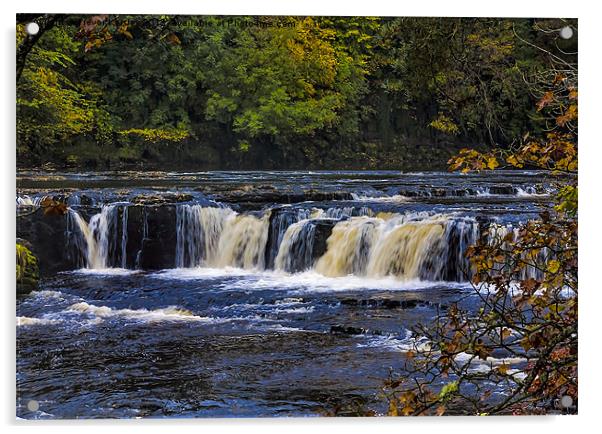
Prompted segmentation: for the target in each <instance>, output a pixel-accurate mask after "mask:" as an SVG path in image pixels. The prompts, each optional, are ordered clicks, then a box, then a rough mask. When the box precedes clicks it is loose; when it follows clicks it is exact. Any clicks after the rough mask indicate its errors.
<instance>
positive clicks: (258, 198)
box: [196, 184, 353, 209]
mask: <svg viewBox="0 0 602 434" xmlns="http://www.w3.org/2000/svg"><path fill="white" fill-rule="evenodd" d="M196 190H197V191H201V192H203V193H204V194H207V195H209V196H211V198H212V199H214V200H217V201H219V202H225V203H230V204H238V205H239V206H241V207H242V208H243V209H256V208H258V205H262V206H263V205H267V204H278V203H281V204H291V203H299V202H306V201H328V200H352V199H353V197H352V195H351V193H349V192H343V191H322V190H316V189H308V190H304V191H297V190H291V189H286V190H278V189H276V188H275V187H273V186H271V185H265V184H261V185H245V186H242V187H238V188H236V189H230V188H229V187H228V186H202V187H199V188H197V189H196Z"/></svg>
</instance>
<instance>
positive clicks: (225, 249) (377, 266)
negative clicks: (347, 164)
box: [70, 204, 478, 281]
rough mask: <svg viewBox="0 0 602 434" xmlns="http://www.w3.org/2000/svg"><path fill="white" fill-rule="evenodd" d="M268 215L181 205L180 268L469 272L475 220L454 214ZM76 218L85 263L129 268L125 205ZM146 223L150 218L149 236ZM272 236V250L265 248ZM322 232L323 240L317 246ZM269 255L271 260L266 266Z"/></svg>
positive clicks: (406, 274) (408, 277) (408, 276)
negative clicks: (468, 256) (90, 215)
mask: <svg viewBox="0 0 602 434" xmlns="http://www.w3.org/2000/svg"><path fill="white" fill-rule="evenodd" d="M120 210H121V214H120ZM353 214H356V215H355V216H352V215H353ZM144 217H146V212H144ZM270 217H271V210H268V211H267V212H264V213H263V214H259V215H256V214H239V213H237V212H235V211H233V210H232V209H230V208H226V207H224V208H217V207H205V206H201V205H181V206H178V207H177V211H176V227H175V228H174V230H175V232H176V235H177V241H176V251H175V263H174V266H175V267H177V268H194V267H205V268H207V267H208V268H213V269H226V268H240V269H246V270H256V271H262V270H265V269H266V268H272V267H273V269H274V270H277V271H283V272H288V273H299V272H303V271H314V272H315V273H318V274H319V275H321V276H323V277H345V276H348V275H353V276H358V277H368V278H371V279H380V278H386V277H390V276H392V277H394V278H395V279H398V280H404V281H413V280H424V281H441V280H452V281H453V280H456V281H461V280H465V279H464V277H465V275H464V274H463V272H468V271H469V270H468V268H469V265H468V263H467V261H466V260H465V258H464V253H465V251H466V248H467V247H468V246H469V245H470V244H472V243H474V242H475V241H476V238H477V235H478V225H477V224H476V222H475V221H474V219H471V218H458V217H456V216H453V215H450V214H434V215H433V214H429V213H408V214H397V213H378V214H376V215H374V213H373V212H372V211H371V210H370V209H368V208H359V209H355V208H353V207H348V208H331V209H327V210H322V209H317V208H314V209H312V210H307V209H302V210H292V211H290V212H288V214H283V213H280V214H278V215H277V216H276V218H274V219H273V220H274V222H272V223H271V222H270ZM70 218H71V219H72V221H73V222H74V226H75V227H76V228H77V231H76V232H78V236H79V238H80V242H79V243H75V244H76V245H79V248H80V249H82V251H84V252H85V262H86V268H88V269H92V270H104V269H107V268H111V267H116V266H117V267H121V268H122V269H125V268H127V265H128V264H127V243H128V234H127V228H128V211H127V206H120V205H116V204H111V205H106V206H103V207H102V209H101V212H99V213H98V214H96V215H93V216H92V217H91V218H90V221H89V222H88V223H87V222H86V221H85V220H84V219H83V218H82V217H81V216H80V215H79V214H78V213H77V212H75V211H73V210H70ZM147 224H148V223H147V221H146V218H144V228H143V230H144V235H143V238H145V237H146V236H147V233H148V228H147ZM271 225H273V226H271ZM318 227H320V228H321V234H322V235H319V234H318V229H317V228H318ZM120 230H121V233H119V231H120ZM326 231H327V232H326ZM270 234H271V236H272V238H273V242H272V245H271V250H272V251H273V252H274V253H272V251H270V252H266V248H267V244H268V238H269V237H270ZM320 236H321V237H322V238H321V240H322V241H321V243H322V245H321V247H319V246H318V247H316V245H315V243H316V240H318V239H319V237H320ZM326 237H327V238H326ZM274 240H275V242H274ZM324 240H325V241H326V250H325V251H324V244H323V243H324ZM82 246H83V247H82ZM316 248H318V250H316ZM266 253H267V254H266ZM270 255H273V256H272V257H273V264H272V263H269V264H268V263H266V258H268V260H269V256H270ZM138 256H140V251H139V253H138ZM137 262H138V261H137Z"/></svg>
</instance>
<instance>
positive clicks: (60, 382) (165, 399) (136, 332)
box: [17, 172, 554, 418]
mask: <svg viewBox="0 0 602 434" xmlns="http://www.w3.org/2000/svg"><path fill="white" fill-rule="evenodd" d="M17 185H18V192H17V204H18V211H19V212H21V211H20V210H21V209H23V210H31V209H34V210H35V208H36V206H38V205H39V204H40V201H41V200H42V198H44V197H52V198H55V199H59V200H63V201H66V202H67V203H68V204H69V205H70V209H69V211H68V214H67V215H66V216H65V217H64V218H65V225H66V226H65V227H66V229H65V232H64V237H65V245H66V246H67V247H66V249H67V250H69V254H70V255H71V256H70V257H73V258H76V260H74V262H73V264H72V266H71V267H70V269H68V270H66V271H63V272H60V273H57V272H53V273H46V275H45V277H44V278H43V279H42V282H41V287H40V288H39V290H38V291H34V292H33V293H31V294H29V295H28V296H25V297H22V298H19V300H18V301H17V355H18V357H17V406H18V410H17V412H18V415H19V416H20V417H25V418H70V417H138V416H155V417H156V416H195V417H212V416H235V417H236V416H279V415H286V416H296V415H321V414H325V413H326V412H329V411H331V410H332V409H333V408H335V407H340V408H353V407H354V406H356V405H360V404H361V405H364V406H367V407H370V408H373V409H375V410H377V411H379V412H382V411H385V410H386V408H385V407H384V404H383V402H382V400H380V399H379V398H378V391H379V388H380V386H381V385H382V382H383V380H384V379H385V378H386V377H387V375H388V372H389V369H390V368H396V367H400V366H401V365H402V364H403V362H404V359H403V354H404V351H405V350H407V349H408V348H409V346H410V345H411V343H412V342H414V340H416V339H419V338H420V337H419V336H414V335H413V334H412V333H411V332H410V329H411V328H412V326H413V325H415V324H417V323H428V322H429V321H430V320H432V318H433V317H434V315H435V314H436V312H437V311H438V310H441V309H443V310H444V309H445V308H446V307H447V306H449V304H450V303H452V302H454V301H456V300H458V299H459V298H460V297H462V298H463V300H464V301H463V303H466V304H467V306H469V307H471V308H476V306H477V300H476V298H474V297H470V296H468V297H466V296H467V295H469V294H470V291H469V287H468V285H467V283H466V281H467V279H468V278H469V277H470V272H471V271H470V267H469V264H468V262H467V261H466V258H465V256H464V253H465V251H466V249H467V248H468V246H469V245H471V244H472V243H474V242H475V240H476V239H477V237H478V236H479V234H480V231H481V230H482V229H483V227H484V226H485V225H486V226H487V227H493V228H494V230H492V231H490V233H491V234H492V235H490V236H494V235H495V234H496V233H498V234H500V235H503V234H504V233H507V231H511V230H515V228H516V225H517V224H518V223H519V222H521V221H525V220H526V219H529V218H532V217H534V216H536V215H537V213H538V212H539V211H540V210H541V208H542V207H544V206H546V203H547V202H548V200H549V194H550V193H551V192H553V191H554V186H553V185H550V184H549V183H548V182H547V180H546V176H545V174H543V173H535V172H502V173H501V174H495V175H492V174H489V175H486V174H482V175H458V174H447V173H415V174H400V173H395V172H315V173H313V172H202V173H137V172H132V173H75V174H73V173H71V174H68V173H67V174H51V173H48V174H34V173H28V172H23V173H20V174H19V176H18V182H17ZM25 218H26V217H25ZM40 236H41V235H40ZM149 255H150V256H151V257H149ZM156 256H161V260H162V261H163V262H161V264H164V265H165V266H161V267H156V266H154V265H153V264H156V262H153V260H154V259H155V258H154V257H156ZM157 268H161V269H157ZM533 272H535V270H533ZM29 400H37V401H38V402H39V404H40V408H39V410H38V411H35V412H32V411H30V410H28V409H27V403H28V402H29Z"/></svg>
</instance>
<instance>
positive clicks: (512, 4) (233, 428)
mask: <svg viewBox="0 0 602 434" xmlns="http://www.w3.org/2000/svg"><path fill="white" fill-rule="evenodd" d="M594 4H595V2H593V1H592V2H577V1H566V0H565V1H557V0H543V1H534V0H531V1H525V0H505V1H496V2H486V1H482V0H481V1H469V0H453V1H450V0H428V1H427V0H424V1H420V2H414V1H407V2H401V1H397V2H394V1H386V0H370V1H357V0H337V1H325V0H298V1H297V2H294V3H293V2H286V1H283V0H255V1H252V2H251V1H250V0H221V1H217V2H202V1H196V2H184V1H181V2H179V3H176V2H165V1H158V0H146V1H144V2H140V3H137V2H136V3H134V2H130V3H126V2H125V1H123V0H103V1H101V2H74V1H72V0H71V1H68V0H60V1H52V2H48V1H42V0H35V1H34V0H27V1H21V2H18V3H17V4H14V3H13V2H10V4H9V2H3V3H2V15H1V20H2V36H3V38H2V39H3V41H2V42H3V43H2V47H3V56H2V59H1V60H2V63H1V64H2V67H1V68H0V74H1V75H2V79H1V80H0V84H1V86H2V93H1V94H0V95H2V102H1V103H0V110H1V115H0V119H1V121H2V128H1V130H0V132H1V133H2V135H3V140H2V142H1V143H0V149H1V151H2V157H1V164H2V165H3V170H2V172H1V173H2V175H1V176H0V179H1V180H2V184H3V187H4V195H3V197H4V198H5V199H6V201H7V202H6V209H5V211H4V212H2V213H0V215H1V218H2V224H1V225H0V227H1V228H2V231H3V237H2V246H1V248H0V252H1V254H2V261H0V263H1V264H2V267H3V273H2V277H3V281H4V283H5V285H4V287H3V289H2V291H1V292H2V293H3V299H2V310H3V315H2V317H1V319H0V323H1V324H2V329H3V330H2V337H3V338H5V339H4V342H5V347H4V350H5V351H3V356H2V357H0V361H1V363H2V368H3V369H2V377H1V378H2V387H1V388H0V399H1V406H0V408H1V410H2V418H1V419H0V421H1V422H2V423H3V424H4V425H5V426H6V428H8V429H9V430H10V431H12V430H13V429H14V430H16V429H19V430H20V431H22V432H36V433H39V432H40V431H42V432H44V433H45V434H46V433H48V434H50V433H63V432H81V431H82V430H85V432H86V434H88V433H92V434H93V433H101V432H102V433H104V432H105V431H106V429H107V428H109V429H111V430H118V431H126V430H127V431H140V432H145V433H149V432H155V431H156V432H159V431H162V432H164V431H166V430H172V429H174V428H175V429H177V430H178V431H180V432H199V431H201V432H203V431H205V432H211V433H213V432H216V431H220V432H221V431H224V432H236V433H238V432H241V431H243V430H244V431H245V432H262V433H271V432H274V433H278V434H282V432H283V431H286V432H287V433H289V432H290V433H304V434H306V433H307V431H312V432H314V431H317V432H327V431H331V430H341V431H343V430H344V431H345V432H347V433H355V432H358V433H359V432H361V433H365V432H366V431H371V430H374V429H378V430H382V431H390V432H400V431H401V430H404V431H406V430H408V431H410V432H419V433H420V434H422V433H426V432H438V433H440V432H442V431H446V430H451V431H452V432H458V431H466V430H474V431H479V432H485V433H487V434H490V433H504V434H507V433H508V431H515V430H516V429H517V428H518V429H520V428H524V429H525V430H529V431H540V432H541V431H542V430H545V431H546V432H550V433H553V432H559V433H564V434H566V433H567V432H581V431H584V432H587V431H588V429H587V428H588V427H589V426H591V425H594V424H596V422H598V421H596V416H597V415H598V413H600V409H599V406H600V405H601V403H602V398H601V393H602V389H601V388H600V385H601V381H600V377H601V372H599V369H597V368H598V364H599V361H600V360H601V357H600V355H601V350H600V345H601V343H600V342H601V339H600V333H599V332H598V330H600V321H599V318H600V317H601V316H602V315H601V314H602V312H601V310H602V303H601V301H602V300H601V294H602V288H601V287H600V286H601V285H600V276H599V273H598V271H599V270H600V268H601V264H600V262H601V260H600V257H601V256H602V254H600V246H602V242H601V241H602V240H601V239H600V233H601V231H600V229H599V227H600V222H599V220H600V217H599V216H602V213H600V212H598V210H599V209H600V206H599V202H600V199H599V197H600V189H601V188H602V179H601V178H600V177H599V176H597V175H598V174H599V173H601V172H602V159H601V158H600V156H601V153H600V149H602V139H601V137H602V128H600V119H599V116H598V114H599V113H600V112H601V110H600V108H601V107H602V95H601V92H600V88H601V86H602V85H601V83H600V81H601V80H600V71H601V70H602V68H601V65H600V57H599V53H600V51H601V50H600V42H601V41H602V38H600V29H602V25H601V24H602V23H601V20H602V18H601V16H600V14H598V13H596V12H597V11H596V8H595V6H594ZM16 12H30V13H34V12H62V13H107V12H110V13H130V14H132V13H160V14H173V13H177V14H207V15H211V14H219V15H246V14H253V15H262V14H265V15H268V14H269V15H372V16H377V15H383V16H386V15H388V16H493V17H500V16H501V17H569V18H573V17H577V18H579V49H580V55H579V58H580V59H579V60H580V74H579V82H580V89H579V98H580V101H579V102H580V104H579V105H580V107H579V108H580V144H581V149H580V151H579V153H580V160H581V162H580V172H581V173H580V177H579V181H580V182H579V184H580V190H581V194H580V197H581V199H580V202H581V203H580V211H581V212H580V217H579V220H580V229H581V230H580V235H581V242H580V258H579V262H580V264H579V265H580V274H581V287H582V288H584V291H583V292H582V294H581V303H580V309H579V310H580V312H579V315H580V327H579V338H580V341H581V344H580V351H579V374H580V390H579V397H580V398H579V400H580V402H579V413H580V414H579V416H576V417H566V416H565V417H505V418H499V417H497V418H487V417H483V418H480V417H453V418H452V417H448V418H421V419H409V418H397V419H390V418H378V419H243V420H224V419H196V420H194V419H193V420H174V419H168V420H143V421H132V420H118V421H90V420H88V421H64V422H61V421H56V422H23V421H19V422H16V421H15V416H14V414H15V398H14V397H15V320H14V318H15V310H14V302H15V301H14V250H13V249H14V247H13V242H12V240H13V238H14V234H15V219H14V208H13V207H14V194H15V132H14V129H15V103H14V101H15V72H14V71H15V42H14V41H15V38H14V28H15V13H16ZM597 425H600V423H597Z"/></svg>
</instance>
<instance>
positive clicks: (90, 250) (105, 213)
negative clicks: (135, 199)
mask: <svg viewBox="0 0 602 434" xmlns="http://www.w3.org/2000/svg"><path fill="white" fill-rule="evenodd" d="M123 208H124V210H123V213H122V226H121V231H122V235H121V244H122V246H121V250H120V251H119V252H120V253H121V261H120V263H119V264H120V265H121V266H125V264H126V256H125V251H126V250H125V249H126V244H127V207H125V206H124V207H123ZM119 209H120V207H119V206H118V205H116V204H111V205H105V206H103V207H102V208H101V211H100V213H98V214H95V215H93V216H92V217H91V218H90V221H89V222H86V220H85V219H84V218H83V217H82V216H81V215H80V214H79V213H78V212H77V211H75V210H73V209H69V219H70V220H71V221H72V222H73V224H71V225H70V226H72V227H73V228H76V230H71V231H70V232H71V236H72V237H75V240H74V241H73V242H72V243H71V244H72V245H74V246H75V247H76V248H77V249H78V250H79V251H80V254H81V256H83V257H84V258H85V266H86V268H92V269H104V268H108V267H112V266H114V265H117V263H116V261H117V256H118V254H117V246H118V244H119V242H118V238H117V233H118V226H119V220H118V219H119ZM124 268H125V267H124Z"/></svg>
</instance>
